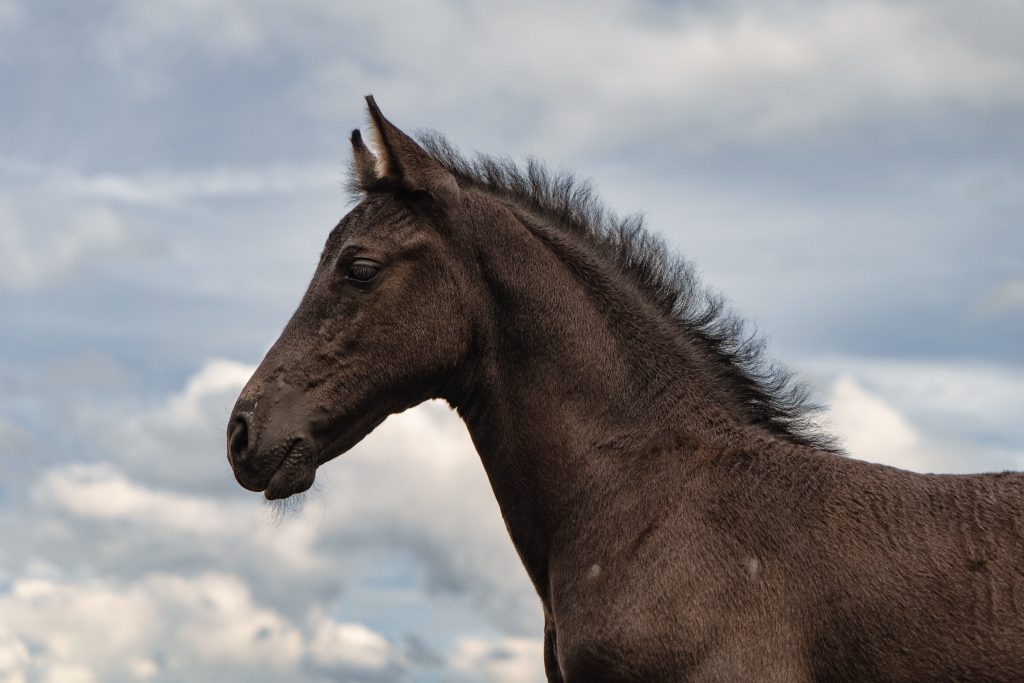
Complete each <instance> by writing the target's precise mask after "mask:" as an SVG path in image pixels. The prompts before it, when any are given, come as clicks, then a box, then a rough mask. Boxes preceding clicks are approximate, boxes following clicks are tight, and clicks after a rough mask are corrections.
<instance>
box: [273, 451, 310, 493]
mask: <svg viewBox="0 0 1024 683" xmlns="http://www.w3.org/2000/svg"><path fill="white" fill-rule="evenodd" d="M316 467H317V466H316V463H315V462H314V461H313V460H312V459H311V458H308V457H301V456H300V457H296V458H292V457H289V458H285V461H284V462H282V463H281V465H280V467H278V468H277V471H276V472H274V474H273V476H271V477H270V481H269V482H267V487H266V488H265V489H263V495H264V496H265V497H266V499H267V500H280V499H282V498H287V497H288V496H293V495H295V494H296V493H302V492H303V491H306V490H308V489H309V487H310V486H312V485H313V482H314V481H315V480H316Z"/></svg>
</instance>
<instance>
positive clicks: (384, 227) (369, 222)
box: [339, 195, 422, 235]
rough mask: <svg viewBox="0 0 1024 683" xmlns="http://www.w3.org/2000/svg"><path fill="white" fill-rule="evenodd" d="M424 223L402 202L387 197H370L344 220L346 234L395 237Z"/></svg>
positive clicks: (342, 224) (342, 226) (342, 223)
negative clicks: (376, 234) (375, 234)
mask: <svg viewBox="0 0 1024 683" xmlns="http://www.w3.org/2000/svg"><path fill="white" fill-rule="evenodd" d="M421 223H422V221H420V220H417V219H416V216H415V215H414V213H413V212H412V210H411V209H409V207H407V206H405V204H404V203H403V202H401V201H400V200H398V199H396V198H394V197H389V196H387V195H382V196H372V197H368V198H366V199H365V200H363V201H362V202H360V203H359V204H358V205H357V206H356V207H355V208H353V209H352V211H350V212H349V214H348V215H347V216H345V218H344V220H342V222H341V225H340V226H339V227H340V228H342V229H344V230H345V231H346V232H348V231H354V232H359V233H366V234H374V233H378V234H381V233H383V234H389V235H395V234H396V233H398V232H399V231H401V232H404V231H407V230H410V229H414V228H416V227H419V226H420V225H421Z"/></svg>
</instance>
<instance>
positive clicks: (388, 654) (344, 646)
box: [309, 615, 394, 669]
mask: <svg viewBox="0 0 1024 683" xmlns="http://www.w3.org/2000/svg"><path fill="white" fill-rule="evenodd" d="M309 653H310V656H311V657H312V659H313V660H314V661H315V662H316V663H318V664H320V665H323V666H327V667H336V666H346V667H358V668H362V669H383V668H385V667H386V666H387V665H388V662H389V661H391V660H392V659H393V658H394V655H393V653H392V646H391V644H390V643H389V642H388V641H387V639H385V638H384V637H383V636H381V635H380V634H379V633H376V632H374V631H371V630H370V629H368V628H366V627H365V626H363V625H362V624H353V623H339V622H337V621H335V620H333V619H329V618H327V617H324V616H323V615H319V616H317V617H316V618H315V620H314V626H313V637H312V639H311V641H310V643H309Z"/></svg>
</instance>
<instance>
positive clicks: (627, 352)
mask: <svg viewBox="0 0 1024 683" xmlns="http://www.w3.org/2000/svg"><path fill="white" fill-rule="evenodd" d="M368 103H369V109H370V115H371V118H372V122H373V132H374V134H375V137H376V138H377V140H376V142H377V144H376V145H375V146H376V148H377V154H376V155H374V153H372V152H371V151H370V150H369V149H368V148H367V147H366V146H365V145H364V144H363V142H362V139H361V137H360V135H359V132H358V131H354V132H353V133H352V146H353V149H354V153H355V164H354V178H355V184H356V185H357V189H358V191H359V192H360V193H361V201H360V202H359V204H358V205H357V206H356V207H355V208H354V209H353V210H352V211H351V212H350V213H349V214H348V215H347V216H345V217H344V218H343V219H342V221H341V222H340V223H339V224H338V226H337V227H336V228H335V229H334V230H333V231H332V232H331V234H330V236H329V237H328V238H327V245H326V247H325V249H324V251H323V254H322V255H321V257H320V263H319V265H318V267H317V270H316V273H315V274H314V276H313V281H312V283H311V284H310V286H309V290H308V291H307V292H306V294H305V296H304V298H303V299H302V302H301V304H300V305H299V307H298V310H296V312H295V314H294V316H293V317H292V319H291V321H290V322H289V323H288V325H287V327H286V328H285V330H284V332H283V333H282V334H281V337H280V339H278V341H277V343H276V344H274V346H273V348H272V349H271V350H270V352H269V353H268V354H267V356H266V358H265V359H264V360H263V362H262V364H261V365H260V366H259V368H258V369H257V370H256V373H255V374H254V375H253V377H252V379H251V380H250V381H249V384H248V385H247V386H246V387H245V389H244V390H243V391H242V394H241V396H240V397H239V399H238V403H237V405H236V406H235V409H234V413H233V415H232V417H231V420H230V422H229V424H228V458H229V460H230V462H231V465H232V467H233V469H234V472H235V476H236V477H237V479H238V481H239V483H241V484H242V485H243V486H245V487H246V488H248V489H252V490H253V491H263V492H264V494H265V495H266V497H267V498H271V499H275V498H283V497H286V496H289V495H291V494H293V493H296V492H299V491H303V490H305V489H307V488H308V487H309V486H310V485H311V484H312V483H313V479H314V476H315V473H316V468H317V467H318V466H319V465H321V464H323V463H325V462H327V461H328V460H330V459H332V458H334V457H335V456H337V455H339V454H341V453H344V452H345V451H346V450H348V449H349V448H351V447H352V446H353V445H354V444H356V443H357V442H358V441H359V440H360V439H362V438H363V437H364V436H366V435H367V434H368V433H369V432H370V431H371V430H373V428H374V427H376V426H377V425H378V424H380V423H381V421H383V420H384V419H385V418H386V417H387V416H388V415H390V414H392V413H395V412H398V411H401V410H405V409H406V408H409V407H411V406H414V405H416V404H418V403H420V402H421V401H424V400H426V399H429V398H434V397H440V398H443V399H446V400H447V401H448V402H449V403H450V404H451V405H452V406H453V407H454V408H455V409H456V410H457V411H458V413H459V415H461V417H462V418H463V420H464V421H465V423H466V425H467V426H468V428H469V432H470V434H471V436H472V438H473V442H474V444H475V445H476V448H477V451H478V452H479V454H480V459H481V461H482V462H483V466H484V468H485V469H486V471H487V475H488V477H489V478H490V482H491V485H492V487H493V489H494V493H495V495H496V496H497V499H498V502H499V504H500V506H501V511H502V514H503V516H504V518H505V522H506V524H507V526H508V530H509V533H510V535H511V537H512V541H513V542H514V543H515V546H516V548H517V549H518V551H519V554H520V556H521V558H522V561H523V564H524V565H525V567H526V570H527V572H528V573H529V575H530V578H531V579H532V580H533V584H534V586H535V587H536V589H537V593H538V594H539V595H540V599H541V602H542V603H543V607H544V614H545V617H546V624H547V626H546V634H545V636H546V638H545V653H544V657H545V664H546V667H547V671H548V677H549V679H550V680H553V681H561V680H564V681H570V682H579V681H645V682H650V681H680V680H692V681H739V680H758V681H787V682H788V681H810V680H829V681H831V680H843V681H867V680H876V681H882V680H886V681H924V680H1021V679H1022V678H1024V475H1019V474H1010V473H1004V474H992V475H975V476H946V475H921V474H913V473H910V472H904V471H901V470H898V469H894V468H891V467H885V466H881V465H872V464H868V463H864V462H860V461H856V460H851V459H848V458H845V457H843V456H842V455H841V454H840V453H839V452H838V450H837V449H836V448H835V447H834V446H832V445H831V444H830V442H829V441H828V440H827V439H825V438H823V437H822V436H821V435H820V434H819V433H817V432H816V431H815V430H814V428H813V426H812V425H811V424H810V421H809V418H808V416H809V414H810V413H809V412H808V409H807V407H806V404H805V401H804V399H803V395H802V393H801V392H800V390H799V388H798V387H797V386H796V385H794V384H793V383H792V382H790V380H789V378H788V377H787V376H786V375H785V374H783V373H781V372H779V371H776V370H771V369H767V367H766V366H765V364H764V363H763V361H762V360H761V359H760V356H759V347H758V346H757V345H756V344H752V343H751V342H749V340H747V341H745V339H746V338H745V337H744V335H743V333H742V329H741V326H740V325H739V324H738V323H737V322H735V320H734V319H732V318H730V317H729V316H728V315H726V314H725V313H723V310H722V307H721V305H720V304H719V303H718V301H717V300H715V299H714V298H713V297H709V296H708V295H707V294H706V293H704V291H703V290H702V289H700V287H699V286H698V285H697V284H696V282H695V280H694V278H693V276H692V273H691V271H690V270H689V269H688V268H687V267H686V265H685V263H684V262H682V261H680V260H677V259H673V258H671V257H670V256H668V255H666V253H665V251H664V249H663V248H662V247H661V245H660V242H659V241H658V240H657V239H655V238H654V237H652V236H651V235H650V234H649V233H648V232H646V231H645V230H644V229H643V228H642V227H641V225H640V223H639V221H636V220H618V219H616V218H614V217H612V216H609V215H607V214H605V213H603V212H602V211H601V209H600V207H599V205H598V204H597V203H596V202H595V201H594V200H593V199H592V197H591V196H590V194H589V193H588V191H587V190H586V188H585V187H581V186H579V185H577V184H575V183H573V182H572V181H571V180H570V179H568V178H565V177H561V176H555V177H552V176H550V175H548V174H546V173H545V172H544V171H543V170H542V169H541V168H539V167H538V166H536V165H530V166H528V167H527V168H526V169H525V170H522V169H518V168H517V167H515V166H514V165H512V164H510V163H507V162H503V161H496V160H494V159H490V158H485V157H480V158H477V159H475V160H473V161H467V160H465V159H463V158H461V157H459V156H458V155H457V154H455V153H454V152H453V151H452V149H451V148H450V147H448V146H447V145H446V144H445V143H444V142H443V141H441V140H439V139H437V138H434V139H431V140H426V141H424V144H423V146H421V145H419V144H417V143H416V142H414V141H413V140H412V139H411V138H409V137H408V136H407V135H405V134H404V133H403V132H401V131H400V130H398V129H397V128H395V127H394V126H393V125H392V124H391V123H390V122H389V121H387V120H386V119H385V118H384V117H383V116H382V115H381V113H380V110H379V109H378V108H377V106H376V105H375V104H374V101H373V99H372V98H368ZM378 485H386V484H381V483H378Z"/></svg>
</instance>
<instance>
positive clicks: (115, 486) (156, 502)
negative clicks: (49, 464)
mask: <svg viewBox="0 0 1024 683" xmlns="http://www.w3.org/2000/svg"><path fill="white" fill-rule="evenodd" d="M32 498H33V500H34V501H35V503H36V506H37V507H38V508H39V509H41V510H53V509H58V510H63V511H66V512H68V513H70V514H72V515H74V516H76V517H79V518H82V519H92V520H99V521H102V522H117V523H121V524H128V525H132V526H137V527H141V528H145V529H148V530H149V531H150V532H154V533H160V532H162V533H164V534H166V536H165V542H166V543H169V544H182V545H185V544H188V543H189V542H197V541H200V540H202V539H219V540H221V541H222V542H232V543H234V544H235V545H236V547H237V548H238V549H239V551H240V550H241V549H242V548H246V547H249V548H253V549H255V550H256V551H258V553H262V554H269V556H270V558H272V561H273V562H275V563H276V567H277V571H279V572H284V571H285V570H289V571H292V572H298V573H300V574H301V573H305V572H311V571H314V570H316V569H318V568H322V566H323V564H322V563H323V559H322V558H319V557H317V556H316V555H315V554H314V551H313V545H314V542H315V541H316V538H317V535H318V525H317V523H316V521H315V520H313V519H312V518H310V517H308V516H302V515H292V516H289V517H288V518H286V519H283V520H281V522H280V524H278V525H273V526H271V525H268V524H267V520H266V518H265V517H264V516H263V515H262V514H260V513H259V508H258V506H257V505H254V504H253V503H255V501H253V502H252V503H249V502H242V501H238V500H237V499H236V500H233V501H220V500H215V499H212V498H207V497H201V496H195V495H187V494H181V493H175V492H172V491H167V490H160V489H154V488H150V487H147V486H143V485H142V484H139V483H138V482H135V481H132V480H130V479H129V478H128V477H126V476H125V475H124V474H122V473H121V472H119V471H118V470H117V469H116V468H114V467H112V466H110V465H109V464H102V463H101V464H94V465H84V464H70V465H62V466H60V467H57V468H53V469H51V470H49V471H47V472H45V473H44V474H43V476H42V477H41V479H40V481H39V482H38V483H37V484H36V485H35V486H34V487H33V491H32ZM247 557H248V555H247Z"/></svg>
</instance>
